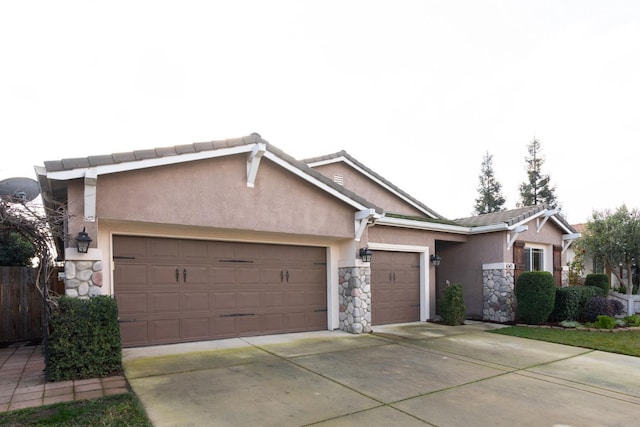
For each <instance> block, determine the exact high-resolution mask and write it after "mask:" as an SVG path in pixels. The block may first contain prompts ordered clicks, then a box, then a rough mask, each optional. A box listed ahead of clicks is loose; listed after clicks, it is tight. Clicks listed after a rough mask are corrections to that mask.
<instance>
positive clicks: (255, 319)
mask: <svg viewBox="0 0 640 427" xmlns="http://www.w3.org/2000/svg"><path fill="white" fill-rule="evenodd" d="M261 320H262V316H261V315H257V314H253V315H248V316H238V317H236V322H237V323H236V324H237V325H238V334H239V335H243V336H247V335H255V334H258V333H261V332H262V322H261Z"/></svg>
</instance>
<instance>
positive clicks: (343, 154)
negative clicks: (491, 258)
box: [302, 150, 446, 220]
mask: <svg viewBox="0 0 640 427" xmlns="http://www.w3.org/2000/svg"><path fill="white" fill-rule="evenodd" d="M342 157H343V158H345V159H347V160H349V161H350V162H351V163H353V164H354V165H356V166H357V167H358V168H360V169H362V170H364V171H365V172H366V173H367V174H369V175H371V176H373V177H375V178H376V179H377V180H379V181H381V182H383V183H384V184H385V185H386V186H388V187H389V188H391V189H392V190H393V191H395V192H397V193H398V194H401V195H402V196H403V197H405V198H406V199H409V200H410V201H411V202H413V203H414V204H415V205H417V206H419V207H420V208H422V209H423V210H424V211H426V212H429V214H431V215H433V217H434V218H437V219H442V220H444V219H446V218H445V217H443V216H442V215H440V214H438V213H437V212H435V211H434V210H433V209H431V208H429V207H428V206H427V205H425V204H424V203H422V202H421V201H420V200H418V199H416V198H415V197H413V196H411V195H410V194H408V193H406V192H405V191H403V190H402V189H400V188H399V187H397V186H396V185H394V184H392V183H391V182H390V181H389V180H387V179H385V178H383V177H382V176H381V175H379V174H378V173H376V172H374V171H373V170H372V169H370V168H368V167H367V166H365V165H364V164H362V163H360V162H359V161H358V160H356V159H355V158H354V157H352V156H351V155H349V154H348V153H347V152H346V151H344V150H342V151H339V152H337V153H331V154H325V155H323V156H317V157H311V158H308V159H304V160H302V161H303V162H304V163H306V164H312V163H316V162H323V161H327V160H336V159H340V158H342Z"/></svg>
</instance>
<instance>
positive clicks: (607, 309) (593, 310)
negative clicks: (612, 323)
mask: <svg viewBox="0 0 640 427" xmlns="http://www.w3.org/2000/svg"><path fill="white" fill-rule="evenodd" d="M600 315H604V316H613V312H612V310H611V305H610V304H609V300H608V299H607V298H606V297H601V296H597V297H592V298H589V301H587V304H586V305H585V307H584V311H583V312H582V320H583V321H584V322H595V321H596V320H597V319H598V316H600Z"/></svg>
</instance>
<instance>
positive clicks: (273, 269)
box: [36, 133, 579, 346]
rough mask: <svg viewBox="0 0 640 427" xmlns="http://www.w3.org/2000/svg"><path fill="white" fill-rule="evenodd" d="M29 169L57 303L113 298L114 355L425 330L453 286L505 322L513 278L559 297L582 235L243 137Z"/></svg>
mask: <svg viewBox="0 0 640 427" xmlns="http://www.w3.org/2000/svg"><path fill="white" fill-rule="evenodd" d="M36 173H37V177H38V181H39V184H40V187H41V191H42V194H43V199H44V200H45V204H46V205H47V206H48V207H49V208H56V209H64V210H65V212H66V218H67V220H66V223H65V224H64V226H65V232H66V233H67V235H68V236H69V238H68V239H66V241H64V240H60V241H59V242H58V245H59V250H60V253H61V255H62V258H64V262H65V292H66V294H67V295H71V296H77V297H81V298H85V297H89V296H92V295H99V294H103V295H113V296H115V298H116V300H117V302H118V307H119V314H120V322H121V332H122V339H123V344H124V345H125V346H144V345H153V344H163V343H176V342H185V341H197V340H209V339H217V338H227V337H237V336H246V335H260V334H274V333H283V332H295V331H309V330H322V329H328V330H334V329H342V330H345V331H348V332H352V333H366V332H369V331H371V327H372V325H380V324H386V323H401V322H413V321H427V320H430V319H434V318H435V317H436V316H437V312H438V310H437V302H438V296H439V294H440V292H442V289H443V288H444V286H445V284H446V283H449V282H450V283H455V282H459V283H462V284H463V286H464V292H465V303H466V307H467V315H468V317H470V318H478V319H485V320H490V321H498V322H507V321H511V320H514V311H513V308H514V301H513V289H514V280H515V277H516V276H517V274H519V272H520V271H524V270H527V269H540V270H547V271H549V272H551V273H553V274H554V276H555V277H556V280H557V285H558V286H560V285H561V283H562V281H563V280H566V279H563V277H562V274H563V271H565V270H566V269H565V268H564V267H563V266H564V265H566V257H565V252H566V249H567V248H568V247H569V245H570V244H571V242H572V241H573V239H575V238H577V237H578V236H579V234H577V233H576V232H575V230H574V229H573V228H572V227H571V226H570V225H569V224H567V222H566V221H565V220H564V218H563V217H562V216H561V215H560V214H559V212H558V211H556V210H550V209H547V208H545V207H543V206H533V207H527V208H521V209H515V210H511V211H505V212H499V213H495V214H488V215H481V216H477V217H471V218H462V219H457V220H449V219H446V218H444V217H442V216H441V215H439V214H437V213H436V212H435V211H433V210H432V209H431V208H429V207H427V206H426V205H425V204H423V203H422V202H420V201H419V200H417V199H415V198H414V197H412V196H411V195H409V194H407V193H406V192H404V191H403V190H401V189H400V188H398V187H397V186H395V185H393V184H392V183H391V182H390V181H388V180H386V179H385V178H383V177H382V176H380V175H379V174H377V173H376V172H374V171H373V170H371V169H369V168H368V167H366V166H365V165H363V164H361V163H360V162H358V161H357V160H356V159H355V158H353V157H351V156H350V155H349V154H347V153H346V152H344V151H342V152H339V153H335V154H331V155H327V156H322V157H317V158H313V159H307V160H304V161H300V160H296V159H294V158H293V157H291V156H289V155H288V154H286V153H284V152H283V151H282V150H280V149H278V148H276V147H275V146H273V145H271V144H270V143H268V142H267V141H265V140H264V139H262V137H261V136H260V135H258V134H255V133H254V134H251V135H249V136H246V137H242V138H237V139H229V140H224V141H214V142H204V143H195V144H187V145H178V146H174V147H165V148H157V149H150V150H141V151H133V152H127V153H115V154H109V155H101V156H91V157H81V158H73V159H62V160H57V161H48V162H45V165H44V166H43V167H40V166H39V167H36ZM83 230H84V231H85V232H86V233H87V234H88V236H90V238H91V239H92V241H91V244H90V247H89V250H88V251H87V253H81V252H79V251H78V250H77V248H76V243H75V241H74V239H73V238H74V236H76V235H77V234H78V233H79V232H82V231H83ZM368 254H371V256H372V259H371V260H368V258H367V255H368ZM436 259H437V260H439V261H440V263H439V265H438V266H436V265H435V264H437V263H438V262H436ZM563 269H565V270H563Z"/></svg>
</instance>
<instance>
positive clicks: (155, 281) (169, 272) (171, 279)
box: [150, 264, 182, 286]
mask: <svg viewBox="0 0 640 427" xmlns="http://www.w3.org/2000/svg"><path fill="white" fill-rule="evenodd" d="M181 274H182V273H181V271H180V267H179V266H178V265H177V264H176V265H157V264H154V265H151V266H150V276H151V277H150V281H151V283H150V284H151V285H153V286H167V285H168V286H178V285H179V284H180V281H181V277H180V275H181Z"/></svg>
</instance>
